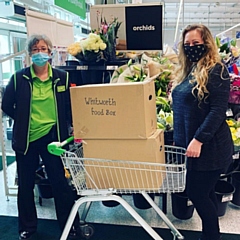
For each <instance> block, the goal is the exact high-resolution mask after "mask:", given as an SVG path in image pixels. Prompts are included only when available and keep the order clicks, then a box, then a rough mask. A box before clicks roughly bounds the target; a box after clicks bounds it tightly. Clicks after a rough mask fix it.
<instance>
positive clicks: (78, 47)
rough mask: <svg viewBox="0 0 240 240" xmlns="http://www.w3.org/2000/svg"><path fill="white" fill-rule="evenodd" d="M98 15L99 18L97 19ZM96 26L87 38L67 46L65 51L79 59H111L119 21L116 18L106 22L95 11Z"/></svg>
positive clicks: (92, 60) (113, 53)
mask: <svg viewBox="0 0 240 240" xmlns="http://www.w3.org/2000/svg"><path fill="white" fill-rule="evenodd" d="M99 17H100V20H99ZM97 20H98V28H97V29H94V30H92V31H91V33H90V34H89V35H88V37H87V38H85V39H82V40H80V41H79V42H75V43H72V44H71V45H69V46H68V48H67V51H68V53H69V54H71V55H72V56H74V57H76V58H77V59H79V60H81V61H83V60H84V61H88V62H98V61H100V60H102V59H103V60H105V61H107V60H113V59H115V57H116V34H117V32H118V29H119V27H120V26H121V22H118V19H117V18H113V20H112V21H111V22H110V23H108V22H107V21H106V19H105V18H103V17H102V14H100V13H99V12H97Z"/></svg>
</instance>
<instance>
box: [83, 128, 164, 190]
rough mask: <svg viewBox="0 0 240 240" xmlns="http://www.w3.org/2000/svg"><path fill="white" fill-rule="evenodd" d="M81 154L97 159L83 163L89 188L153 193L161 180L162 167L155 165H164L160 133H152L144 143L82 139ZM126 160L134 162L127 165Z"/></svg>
mask: <svg viewBox="0 0 240 240" xmlns="http://www.w3.org/2000/svg"><path fill="white" fill-rule="evenodd" d="M83 153H84V158H94V159H100V160H99V161H93V162H92V161H90V160H89V161H85V167H86V170H87V172H88V173H89V174H90V176H86V181H87V186H88V187H89V188H95V186H94V184H93V182H94V183H95V184H96V185H97V187H98V188H100V189H101V188H104V189H108V188H116V189H128V190H129V189H142V190H146V189H151V190H156V189H159V188H160V187H161V185H162V181H163V178H164V177H165V167H164V166H161V165H159V163H160V164H164V163H165V153H164V134H163V131H162V130H156V132H155V133H154V134H153V135H152V136H151V137H149V138H148V139H145V140H131V139H128V140H124V139H122V140H112V139H110V140H86V143H85V144H84V145H83ZM102 159H103V160H104V159H106V160H109V161H106V162H104V161H103V160H102ZM111 160H117V161H111ZM128 161H134V164H130V165H129V164H128ZM90 162H91V164H90ZM137 162H141V163H142V164H138V163H137ZM154 163H157V164H154ZM151 164H152V165H151ZM92 181H93V182H92Z"/></svg>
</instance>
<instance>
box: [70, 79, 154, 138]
mask: <svg viewBox="0 0 240 240" xmlns="http://www.w3.org/2000/svg"><path fill="white" fill-rule="evenodd" d="M70 93H71V103H72V115H73V127H74V137H75V138H77V139H146V138H147V137H149V136H151V135H152V134H153V133H154V132H155V131H156V129H157V118H156V102H155V86H154V81H151V82H137V83H121V84H117V83H116V84H91V85H84V86H78V87H72V88H71V89H70Z"/></svg>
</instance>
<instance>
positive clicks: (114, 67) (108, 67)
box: [106, 66, 118, 70]
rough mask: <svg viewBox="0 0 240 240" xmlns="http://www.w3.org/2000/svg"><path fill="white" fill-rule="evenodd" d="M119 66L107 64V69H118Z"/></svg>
mask: <svg viewBox="0 0 240 240" xmlns="http://www.w3.org/2000/svg"><path fill="white" fill-rule="evenodd" d="M117 68H118V66H106V69H107V70H116V69H117Z"/></svg>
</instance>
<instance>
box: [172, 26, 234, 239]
mask: <svg viewBox="0 0 240 240" xmlns="http://www.w3.org/2000/svg"><path fill="white" fill-rule="evenodd" d="M179 64H180V68H179V69H180V70H179V72H178V74H177V76H178V78H177V79H176V80H175V82H174V84H173V89H172V101H173V114H174V142H175V145H177V146H181V147H184V148H186V155H187V157H188V159H187V176H186V192H187V195H188V197H189V199H190V200H191V201H192V202H193V204H194V206H195V208H196V210H197V212H198V214H199V216H200V218H201V220H202V235H201V237H200V239H199V240H219V239H221V236H220V229H219V221H218V215H217V198H216V195H215V191H214V188H215V185H216V183H217V181H218V179H219V178H220V175H221V174H222V173H224V172H225V171H226V169H227V168H228V167H229V165H230V163H231V162H232V154H233V143H232V138H231V133H230V129H229V127H228V125H227V123H226V111H227V107H228V98H229V91H230V79H229V74H228V70H227V69H226V67H225V66H224V64H223V63H222V62H221V58H220V56H219V53H218V48H217V46H216V44H215V41H214V38H213V37H212V35H211V32H210V31H209V29H208V28H207V27H206V26H204V25H201V24H196V25H189V26H187V27H186V28H185V29H184V30H183V32H182V38H181V41H180V42H179Z"/></svg>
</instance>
